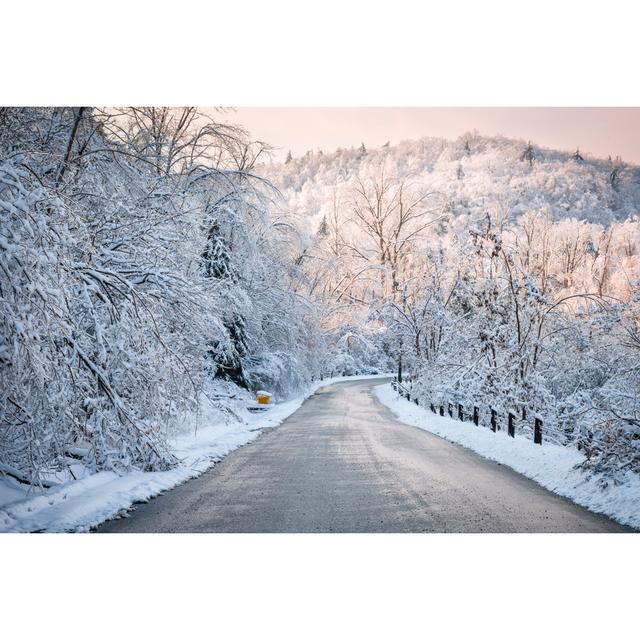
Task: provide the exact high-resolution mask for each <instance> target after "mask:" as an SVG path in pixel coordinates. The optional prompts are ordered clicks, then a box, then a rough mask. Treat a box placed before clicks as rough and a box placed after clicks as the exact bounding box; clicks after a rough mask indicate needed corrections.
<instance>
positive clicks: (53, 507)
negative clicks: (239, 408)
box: [0, 375, 388, 532]
mask: <svg viewBox="0 0 640 640" xmlns="http://www.w3.org/2000/svg"><path fill="white" fill-rule="evenodd" d="M376 377H388V376H383V375H381V376H352V377H338V378H331V379H327V380H324V381H316V382H314V383H313V384H312V385H311V386H310V387H309V389H308V390H307V391H306V393H304V394H301V395H299V396H297V397H296V398H293V399H291V400H289V401H287V402H281V403H278V404H276V405H274V406H273V407H271V408H270V409H269V410H268V411H266V412H264V413H258V414H252V413H249V412H248V411H244V412H243V414H242V416H241V420H233V421H228V420H227V422H224V421H223V420H221V418H220V414H219V413H218V412H217V411H216V410H215V409H214V408H213V407H211V408H210V410H209V411H208V413H205V415H204V417H203V416H201V417H200V418H199V420H198V422H199V426H198V428H197V429H195V428H194V426H193V425H191V428H189V429H188V430H184V431H183V433H182V434H181V435H180V436H178V437H177V438H175V439H174V440H173V442H172V445H173V452H174V453H175V455H176V456H177V457H178V458H179V459H180V460H181V462H180V464H179V465H178V466H176V467H175V468H174V469H171V470H170V471H159V472H146V473H145V472H141V471H134V472H131V473H127V474H125V475H122V476H119V475H117V474H115V473H112V472H106V471H103V472H100V473H95V474H93V475H89V476H86V477H84V478H81V479H79V480H74V481H70V482H65V483H63V484H60V485H58V486H56V487H53V488H51V489H45V490H41V489H35V488H31V489H30V490H28V489H25V488H24V485H20V484H18V483H17V482H15V481H13V480H12V479H11V478H3V477H2V476H1V475H0V532H25V531H42V532H56V531H88V530H89V529H90V528H91V527H94V526H96V525H98V524H100V523H101V522H104V521H105V520H108V519H110V518H114V517H116V516H118V515H121V514H122V515H124V514H125V513H126V511H127V510H128V509H130V507H131V506H132V505H133V504H135V503H136V502H146V501H148V500H149V499H150V498H152V497H153V496H157V495H158V494H159V493H162V492H163V491H167V490H168V489H172V488H173V487H175V486H176V485H178V484H181V483H182V482H185V481H186V480H189V479H190V478H194V477H196V476H198V475H200V474H201V473H203V472H204V471H206V470H207V469H209V468H210V467H211V466H213V465H214V464H215V463H216V462H218V461H219V460H220V459H222V458H223V457H224V456H226V455H227V454H228V453H230V452H231V451H233V450H234V449H237V448H238V447H240V446H242V445H243V444H246V443H247V442H250V441H251V440H254V439H255V438H256V437H257V436H258V435H260V433H262V431H263V430H264V429H268V428H271V427H275V426H277V425H279V424H280V423H281V422H282V421H283V420H285V418H287V417H288V416H290V415H291V414H292V413H293V412H294V411H296V410H297V409H298V408H299V407H300V405H301V404H302V403H303V402H304V400H305V399H306V398H308V397H309V396H310V395H311V394H313V393H314V392H315V391H316V390H317V389H319V388H320V387H323V386H326V385H327V384H332V383H334V382H340V381H344V380H358V379H367V378H376ZM212 418H213V419H212Z"/></svg>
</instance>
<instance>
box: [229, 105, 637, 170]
mask: <svg viewBox="0 0 640 640" xmlns="http://www.w3.org/2000/svg"><path fill="white" fill-rule="evenodd" d="M228 119H229V120H231V121H233V122H237V123H240V124H242V125H243V126H244V127H246V128H247V129H248V130H249V131H250V132H251V134H252V135H253V137H255V138H258V139H261V140H264V141H266V142H269V143H270V144H272V145H274V146H275V147H277V148H278V151H277V152H276V158H282V157H283V156H284V155H285V154H286V152H287V150H288V149H291V152H292V153H293V154H294V156H295V155H301V154H303V153H305V152H306V151H307V150H309V149H317V148H321V149H323V150H325V151H331V150H333V149H335V148H337V147H340V146H342V147H349V146H357V145H359V144H360V143H361V142H364V143H365V145H369V146H379V145H382V144H384V143H385V142H387V141H388V140H389V141H390V142H391V143H392V144H394V143H396V142H399V141H401V140H405V139H415V138H420V137H423V136H441V137H444V138H457V137H458V136H459V135H461V134H463V133H465V132H466V131H471V130H473V129H477V130H478V131H479V132H480V133H482V134H485V135H494V134H498V133H501V134H503V135H505V136H508V137H514V138H525V139H527V140H529V139H530V140H532V141H533V142H534V143H536V144H539V145H541V146H545V147H552V148H557V149H566V150H570V151H573V150H575V149H576V147H578V146H579V147H580V150H581V151H583V152H585V153H591V154H593V155H595V156H600V157H606V156H608V155H611V156H613V157H615V156H617V155H619V156H622V159H623V160H625V161H627V162H634V163H639V164H640V108H637V107H628V108H616V107H602V108H600V107H535V108H533V107H531V108H530V107H240V108H238V109H237V110H236V111H235V113H232V114H229V115H228Z"/></svg>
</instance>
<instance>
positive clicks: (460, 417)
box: [458, 403, 464, 422]
mask: <svg viewBox="0 0 640 640" xmlns="http://www.w3.org/2000/svg"><path fill="white" fill-rule="evenodd" d="M458 419H459V420H460V421H461V422H464V413H463V411H462V405H461V404H460V403H458Z"/></svg>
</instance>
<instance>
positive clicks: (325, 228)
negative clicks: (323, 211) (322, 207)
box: [318, 216, 329, 237]
mask: <svg viewBox="0 0 640 640" xmlns="http://www.w3.org/2000/svg"><path fill="white" fill-rule="evenodd" d="M328 234H329V225H327V216H322V222H320V226H319V227H318V235H319V236H321V237H325V236H327V235H328Z"/></svg>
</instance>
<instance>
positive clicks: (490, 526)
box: [97, 380, 632, 533]
mask: <svg viewBox="0 0 640 640" xmlns="http://www.w3.org/2000/svg"><path fill="white" fill-rule="evenodd" d="M377 384H380V380H364V381H357V382H346V383H339V384H334V385H331V386H327V387H324V388H322V389H320V390H319V391H318V392H317V393H316V394H315V395H313V396H312V397H311V398H309V399H308V400H307V401H306V402H305V403H304V404H303V405H302V407H301V408H300V409H299V410H298V411H296V412H295V413H294V414H293V415H292V416H290V417H289V418H288V419H287V420H285V421H284V422H283V423H282V424H281V425H280V426H279V427H277V428H276V429H273V430H270V431H268V432H266V433H265V434H263V435H262V436H261V437H260V438H258V439H257V440H255V441H253V442H252V443H250V444H248V445H246V446H244V447H241V448H240V449H238V450H236V451H234V452H233V453H231V454H230V455H228V456H227V457H226V458H224V459H223V460H222V461H221V462H219V463H218V464H216V465H215V466H214V467H213V468H212V469H210V470H209V471H207V472H206V473H204V474H203V475H202V476H200V477H198V478H196V479H194V480H191V481H189V482H186V483H185V484H183V485H181V486H179V487H177V488H175V489H173V490H172V491H169V492H167V493H165V494H164V495H161V496H158V497H157V498H154V499H153V500H151V501H150V502H149V503H147V504H142V505H139V506H138V507H137V508H136V510H135V511H134V512H133V514H132V515H131V516H130V517H128V518H121V519H118V520H112V521H109V522H107V523H105V524H103V525H102V526H100V527H99V528H98V529H97V530H98V531H99V532H146V533H152V532H332V531H335V532H478V533H488V532H623V531H632V530H631V529H629V528H627V527H623V526H622V525H619V524H617V523H615V522H613V521H612V520H610V519H608V518H606V517H604V516H600V515H597V514H594V513H592V512H590V511H587V510H586V509H583V508H582V507H579V506H577V505H575V504H574V503H572V502H571V501H569V500H567V499H565V498H562V497H560V496H558V495H556V494H554V493H551V492H550V491H547V490H546V489H543V488H542V487H541V486H539V485H538V484H536V483H535V482H533V481H532V480H529V479H528V478H525V477H524V476H521V475H519V474H518V473H516V472H515V471H513V470H511V469H509V468H508V467H505V466H502V465H499V464H497V463H494V462H491V461H489V460H486V459H484V458H481V457H480V456H478V455H477V454H475V453H473V452H472V451H469V450H468V449H464V448H463V447H460V446H458V445H455V444H452V443H450V442H447V441H446V440H443V439H442V438H439V437H438V436H435V435H432V434H430V433H427V432H426V431H422V430H420V429H417V428H415V427H410V426H407V425H404V424H402V423H400V422H398V421H397V420H396V419H395V418H394V417H393V415H392V414H391V412H390V411H389V410H388V409H387V408H386V407H385V406H383V405H382V404H380V402H378V401H377V399H375V397H374V396H373V395H372V393H371V390H372V389H373V387H374V386H376V385H377Z"/></svg>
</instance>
